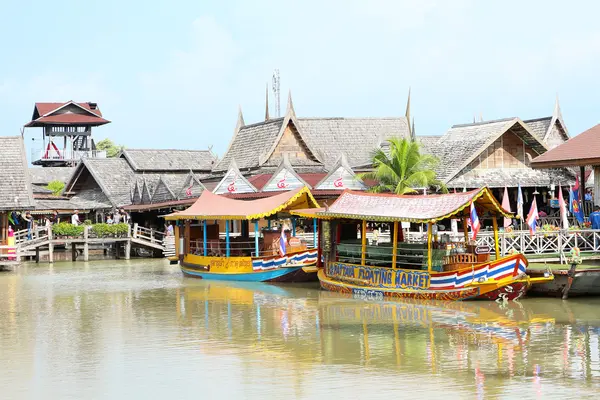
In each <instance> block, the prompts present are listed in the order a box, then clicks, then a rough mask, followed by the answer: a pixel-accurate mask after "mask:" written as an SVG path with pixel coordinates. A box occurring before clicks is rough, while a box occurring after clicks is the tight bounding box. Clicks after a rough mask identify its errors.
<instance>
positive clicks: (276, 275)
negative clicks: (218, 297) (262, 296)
mask: <svg viewBox="0 0 600 400" xmlns="http://www.w3.org/2000/svg"><path fill="white" fill-rule="evenodd" d="M316 262H317V251H316V250H305V251H300V252H296V253H291V254H287V255H284V256H279V255H274V256H268V257H260V258H251V257H203V256H196V255H186V256H185V257H184V259H183V261H181V263H180V264H181V272H182V273H183V274H184V275H185V276H187V277H191V278H199V279H211V280H220V281H240V282H308V281H316V280H317V273H316V272H317V268H316V266H315V265H316Z"/></svg>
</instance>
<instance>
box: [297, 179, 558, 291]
mask: <svg viewBox="0 0 600 400" xmlns="http://www.w3.org/2000/svg"><path fill="white" fill-rule="evenodd" d="M472 204H473V205H474V207H475V210H478V213H479V215H480V216H481V217H482V219H488V218H491V219H492V221H493V227H494V239H495V258H494V259H492V258H491V257H490V253H491V249H489V248H481V247H479V248H478V247H477V246H475V244H474V241H472V240H470V238H469V235H468V229H467V218H468V216H469V210H470V208H471V207H470V206H471V205H472ZM292 213H294V211H292ZM295 213H296V215H301V216H304V217H308V216H314V217H316V218H320V219H322V220H323V228H322V231H323V232H324V235H323V236H324V237H323V242H322V247H323V249H322V252H323V255H324V258H325V266H324V268H322V269H319V271H318V277H319V281H320V282H321V287H322V288H323V289H325V290H330V291H334V292H343V293H352V294H354V295H355V296H363V297H366V298H375V299H377V298H383V297H408V298H417V299H437V300H467V299H486V300H515V299H519V298H521V297H523V296H524V295H525V294H526V293H527V290H528V289H529V288H530V286H531V285H532V284H533V283H536V282H546V281H549V280H552V279H553V277H552V276H551V275H550V274H547V275H548V276H542V277H539V278H531V277H529V276H528V275H527V274H526V272H525V271H526V268H527V265H528V263H527V259H526V258H525V257H524V256H523V255H522V254H514V255H509V256H505V257H501V256H500V251H499V243H498V223H497V218H498V217H508V218H510V217H511V216H512V215H511V214H510V213H509V212H507V211H506V210H504V209H503V208H502V206H501V205H500V204H499V203H498V201H497V200H496V199H495V198H494V196H493V195H492V193H491V191H490V190H489V189H488V188H487V187H484V188H482V189H479V190H473V191H470V192H463V193H453V194H441V195H404V196H400V195H395V194H376V193H364V192H356V191H350V190H346V191H344V192H342V194H341V195H340V197H339V198H338V199H337V200H336V201H335V202H334V203H333V204H332V205H331V206H330V207H329V208H328V209H327V210H322V211H319V210H317V211H311V210H298V211H296V212H295ZM448 219H462V220H463V227H464V232H465V237H464V242H452V241H451V239H450V235H444V234H443V232H439V233H438V232H436V233H434V225H436V227H437V224H438V223H439V222H440V221H442V220H448ZM400 222H410V223H416V224H427V227H428V228H427V241H426V242H425V243H409V242H407V241H404V240H403V232H402V230H399V229H398V227H399V224H400ZM368 223H376V224H382V223H383V224H385V223H387V224H388V225H389V226H390V228H391V229H390V231H391V232H393V234H392V235H391V236H392V237H391V243H375V241H373V242H371V241H369V240H367V224H368ZM383 224H382V225H383ZM436 230H437V229H436ZM440 233H441V234H440Z"/></svg>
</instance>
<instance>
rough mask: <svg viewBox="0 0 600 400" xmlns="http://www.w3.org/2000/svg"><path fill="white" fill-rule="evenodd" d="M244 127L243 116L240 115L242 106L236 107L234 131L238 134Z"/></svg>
mask: <svg viewBox="0 0 600 400" xmlns="http://www.w3.org/2000/svg"><path fill="white" fill-rule="evenodd" d="M244 125H246V124H245V123H244V115H243V114H242V106H238V119H237V124H236V125H235V131H236V132H239V131H240V129H241V128H242V126H244Z"/></svg>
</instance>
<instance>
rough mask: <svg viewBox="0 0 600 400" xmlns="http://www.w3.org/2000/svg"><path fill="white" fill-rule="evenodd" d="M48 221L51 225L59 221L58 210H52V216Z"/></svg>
mask: <svg viewBox="0 0 600 400" xmlns="http://www.w3.org/2000/svg"><path fill="white" fill-rule="evenodd" d="M50 223H51V224H52V225H54V224H58V223H60V218H59V217H58V211H56V210H54V211H52V216H51V217H50Z"/></svg>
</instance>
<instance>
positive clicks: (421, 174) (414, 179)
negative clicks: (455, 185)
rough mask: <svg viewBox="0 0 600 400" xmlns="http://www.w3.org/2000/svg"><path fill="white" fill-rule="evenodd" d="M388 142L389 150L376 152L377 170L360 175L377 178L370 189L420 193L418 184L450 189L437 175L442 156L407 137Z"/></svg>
mask: <svg viewBox="0 0 600 400" xmlns="http://www.w3.org/2000/svg"><path fill="white" fill-rule="evenodd" d="M388 142H389V152H385V151H383V149H381V148H378V149H376V150H375V151H374V152H373V155H372V156H371V158H372V162H373V167H374V169H373V171H371V172H365V173H363V174H361V175H360V177H361V178H362V179H369V180H374V181H376V182H377V184H376V185H375V186H373V187H371V188H370V189H369V191H371V192H376V193H381V192H392V193H395V194H409V193H416V192H417V190H416V189H417V188H435V189H438V190H441V191H442V192H444V193H446V192H447V191H448V189H447V188H446V186H445V185H444V184H443V183H442V182H441V181H439V180H438V179H437V178H436V173H435V167H436V166H437V164H438V162H439V161H438V159H437V158H436V157H434V156H431V155H429V154H422V153H421V148H420V145H419V143H417V142H415V141H412V140H409V139H403V138H391V139H389V140H388Z"/></svg>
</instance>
